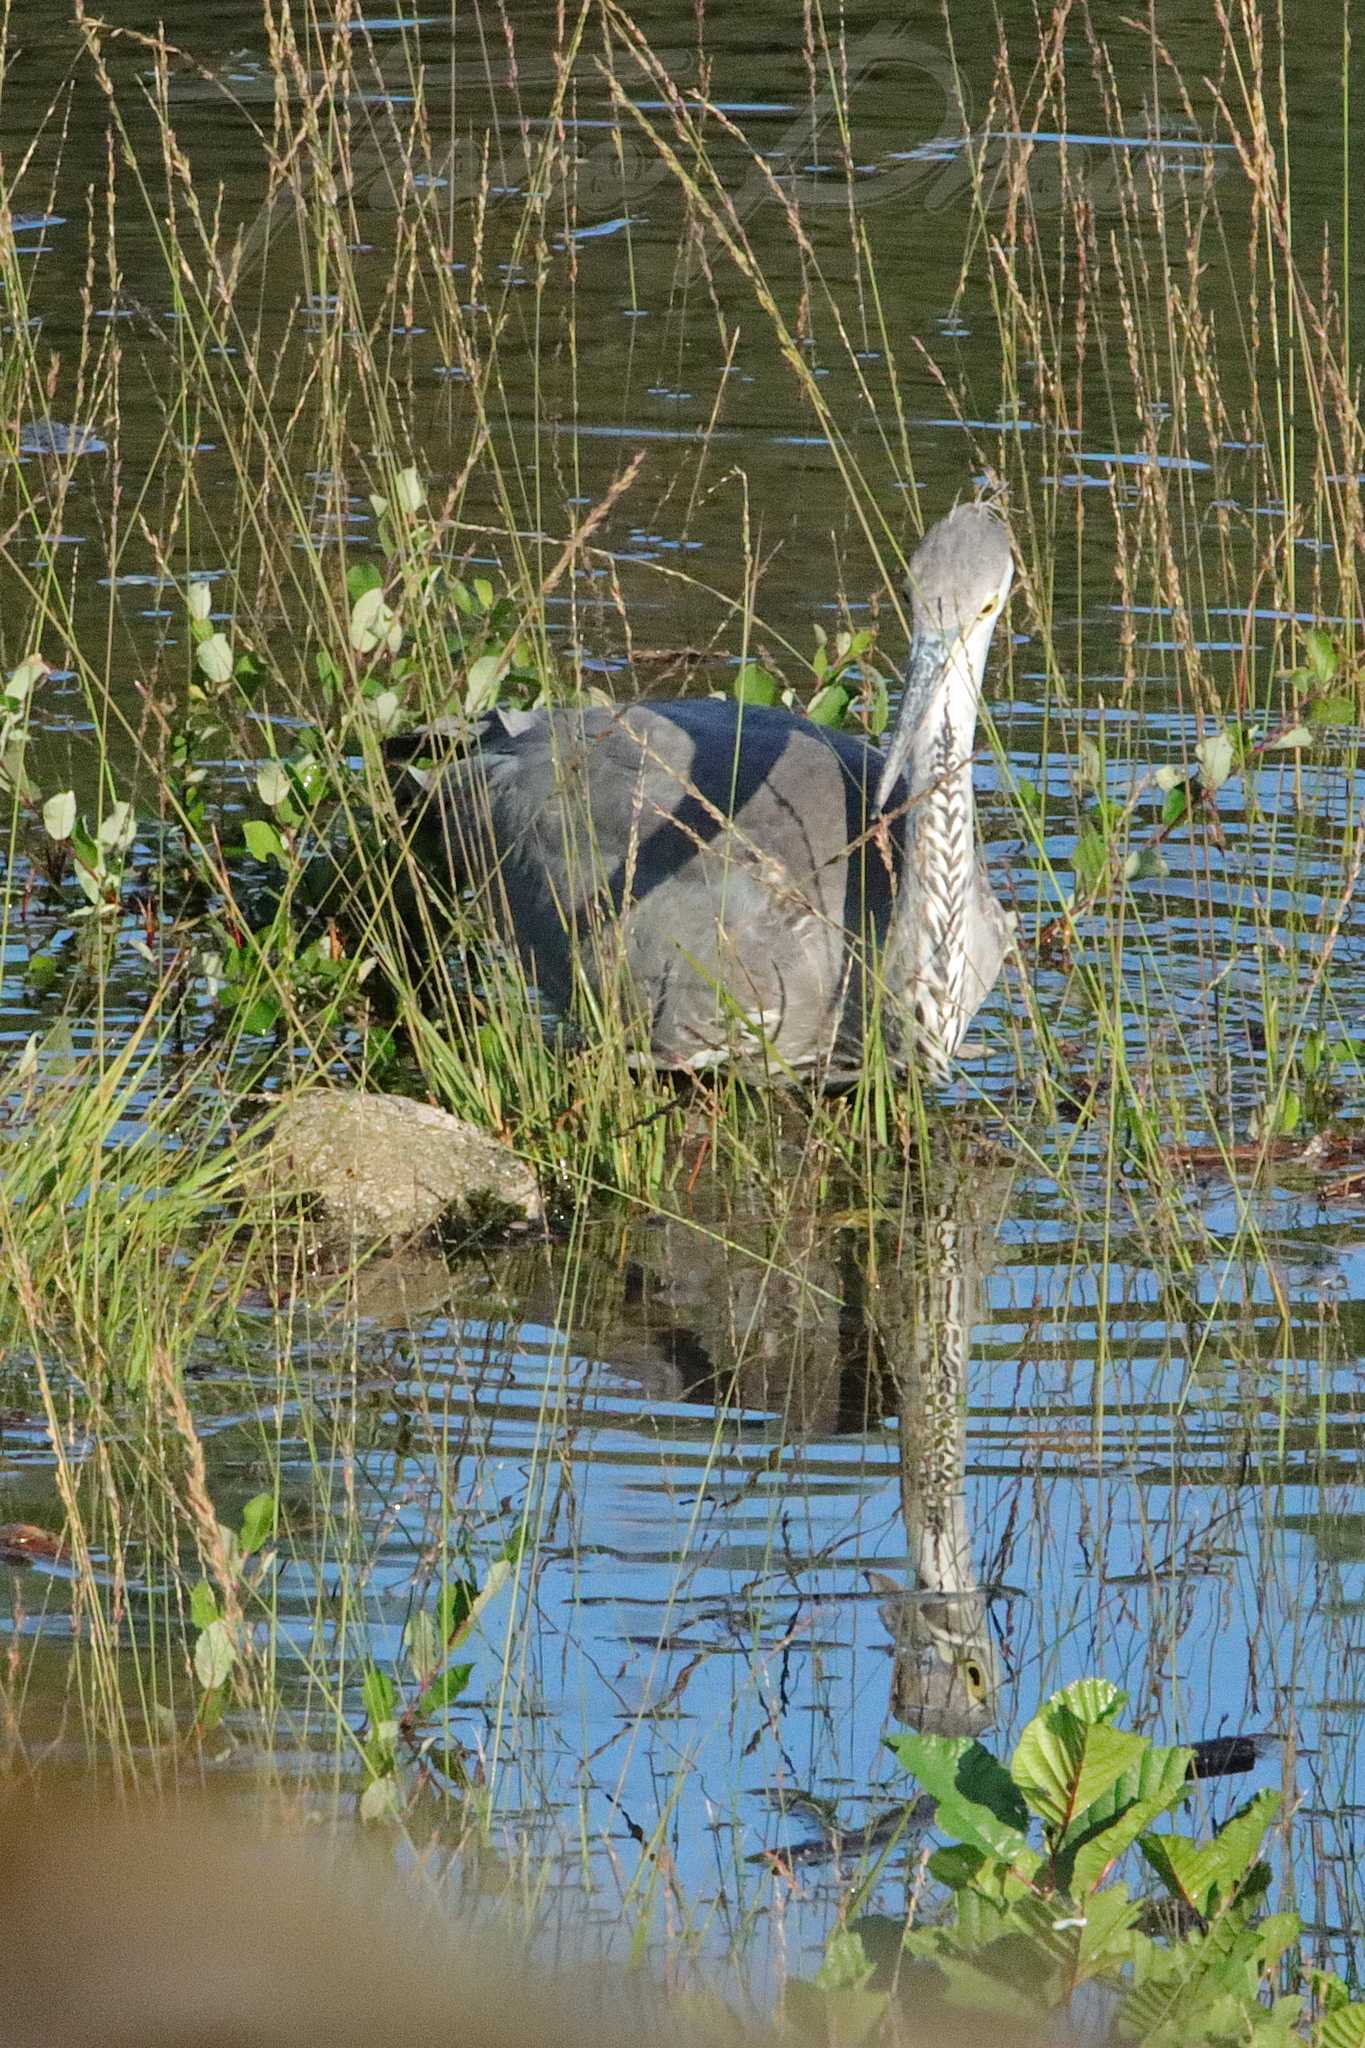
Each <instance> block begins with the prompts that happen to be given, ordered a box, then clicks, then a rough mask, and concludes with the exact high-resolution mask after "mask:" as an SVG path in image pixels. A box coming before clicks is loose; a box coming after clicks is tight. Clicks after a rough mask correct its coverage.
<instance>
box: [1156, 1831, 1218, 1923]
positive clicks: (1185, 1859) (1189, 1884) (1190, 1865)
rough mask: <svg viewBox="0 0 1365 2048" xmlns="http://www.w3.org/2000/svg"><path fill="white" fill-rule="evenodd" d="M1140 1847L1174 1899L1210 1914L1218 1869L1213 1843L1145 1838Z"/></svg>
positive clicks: (1185, 1837)
mask: <svg viewBox="0 0 1365 2048" xmlns="http://www.w3.org/2000/svg"><path fill="white" fill-rule="evenodd" d="M1138 1848H1139V1849H1140V1850H1141V1851H1142V1853H1143V1855H1144V1856H1145V1857H1146V1859H1147V1861H1148V1863H1150V1864H1151V1866H1152V1869H1153V1870H1154V1871H1155V1872H1156V1874H1157V1876H1158V1877H1159V1878H1160V1879H1161V1882H1162V1883H1163V1884H1164V1885H1165V1887H1166V1889H1167V1891H1168V1892H1169V1893H1170V1895H1171V1897H1172V1898H1173V1899H1179V1900H1181V1901H1182V1902H1183V1903H1184V1904H1185V1905H1187V1906H1190V1907H1192V1908H1193V1910H1194V1911H1195V1912H1196V1913H1199V1914H1201V1915H1204V1916H1207V1915H1208V1913H1209V1911H1210V1910H1211V1908H1212V1905H1213V1897H1214V1888H1215V1885H1216V1882H1217V1877H1218V1868H1219V1864H1218V1856H1217V1853H1216V1851H1215V1849H1214V1847H1213V1844H1212V1843H1211V1842H1196V1841H1194V1840H1192V1839H1191V1837H1190V1836H1189V1835H1177V1834H1169V1835H1142V1836H1141V1837H1140V1838H1139V1840H1138Z"/></svg>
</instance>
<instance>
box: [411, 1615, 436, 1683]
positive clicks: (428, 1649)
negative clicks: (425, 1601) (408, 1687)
mask: <svg viewBox="0 0 1365 2048" xmlns="http://www.w3.org/2000/svg"><path fill="white" fill-rule="evenodd" d="M403 1648H404V1649H405V1650H406V1651H407V1653H408V1662H409V1664H410V1665H411V1666H412V1669H413V1672H414V1674H415V1675H416V1676H417V1677H418V1678H426V1677H428V1676H429V1674H430V1673H431V1672H432V1671H434V1670H435V1668H436V1666H437V1665H438V1664H439V1663H440V1661H441V1657H442V1653H443V1652H444V1649H445V1645H444V1643H443V1642H442V1640H441V1635H440V1631H439V1629H438V1628H437V1626H436V1623H435V1621H434V1620H433V1618H432V1616H431V1615H429V1614H428V1613H427V1611H426V1609H425V1608H424V1607H419V1608H418V1609H417V1611H416V1613H415V1614H410V1615H409V1616H408V1621H407V1626H406V1627H405V1629H404V1630H403Z"/></svg>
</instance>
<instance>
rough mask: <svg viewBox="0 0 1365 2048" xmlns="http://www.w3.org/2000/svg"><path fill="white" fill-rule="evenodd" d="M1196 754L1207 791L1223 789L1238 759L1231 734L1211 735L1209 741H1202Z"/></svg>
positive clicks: (1195, 751)
mask: <svg viewBox="0 0 1365 2048" xmlns="http://www.w3.org/2000/svg"><path fill="white" fill-rule="evenodd" d="M1194 754H1195V759H1196V760H1197V761H1198V763H1199V775H1200V780H1201V781H1202V782H1203V785H1204V787H1205V789H1209V790H1215V789H1221V788H1222V787H1223V784H1224V783H1225V782H1226V781H1227V779H1228V777H1229V775H1231V773H1232V770H1233V766H1234V764H1235V761H1236V758H1237V757H1236V751H1235V749H1234V747H1233V744H1232V738H1231V736H1230V734H1228V733H1225V732H1215V733H1210V735H1209V737H1208V738H1207V739H1204V740H1200V742H1199V744H1198V746H1197V747H1196V748H1195V750H1194Z"/></svg>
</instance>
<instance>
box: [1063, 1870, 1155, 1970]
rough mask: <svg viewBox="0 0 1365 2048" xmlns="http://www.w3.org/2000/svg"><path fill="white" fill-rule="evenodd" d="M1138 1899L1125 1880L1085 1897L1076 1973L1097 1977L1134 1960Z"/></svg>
mask: <svg viewBox="0 0 1365 2048" xmlns="http://www.w3.org/2000/svg"><path fill="white" fill-rule="evenodd" d="M1139 1910H1140V1909H1139V1906H1138V1902H1137V1901H1136V1900H1135V1899H1134V1898H1132V1897H1131V1896H1130V1894H1129V1891H1128V1887H1127V1885H1126V1884H1111V1885H1108V1886H1107V1887H1106V1888H1105V1890H1104V1891H1102V1892H1096V1893H1095V1895H1094V1896H1093V1898H1089V1899H1087V1900H1086V1901H1085V1905H1084V1908H1083V1909H1082V1911H1083V1918H1084V1920H1085V1925H1084V1926H1083V1927H1082V1928H1081V1929H1080V1940H1079V1942H1078V1944H1077V1953H1076V1960H1077V1965H1078V1967H1077V1972H1076V1974H1077V1977H1078V1979H1079V1978H1085V1977H1094V1976H1098V1975H1099V1974H1100V1973H1101V1972H1102V1971H1109V1970H1116V1969H1120V1968H1122V1967H1124V1966H1125V1965H1126V1964H1128V1963H1130V1962H1131V1961H1132V1957H1133V1929H1134V1927H1135V1925H1136V1923H1137V1917H1138V1912H1139Z"/></svg>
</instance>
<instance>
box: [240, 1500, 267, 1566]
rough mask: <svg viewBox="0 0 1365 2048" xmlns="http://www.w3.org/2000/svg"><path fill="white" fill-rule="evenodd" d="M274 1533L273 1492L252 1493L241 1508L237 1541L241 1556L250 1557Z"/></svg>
mask: <svg viewBox="0 0 1365 2048" xmlns="http://www.w3.org/2000/svg"><path fill="white" fill-rule="evenodd" d="M274 1533H275V1496H274V1494H273V1493H254V1494H253V1495H252V1496H251V1499H250V1500H249V1501H248V1502H247V1504H246V1506H245V1507H244V1508H243V1509H242V1528H241V1535H240V1537H239V1539H238V1540H239V1541H240V1543H241V1546H242V1556H243V1557H252V1556H254V1555H255V1553H256V1552H257V1551H258V1550H259V1549H260V1547H261V1545H262V1544H263V1543H268V1542H269V1541H270V1538H271V1537H272V1536H273V1535H274Z"/></svg>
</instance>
